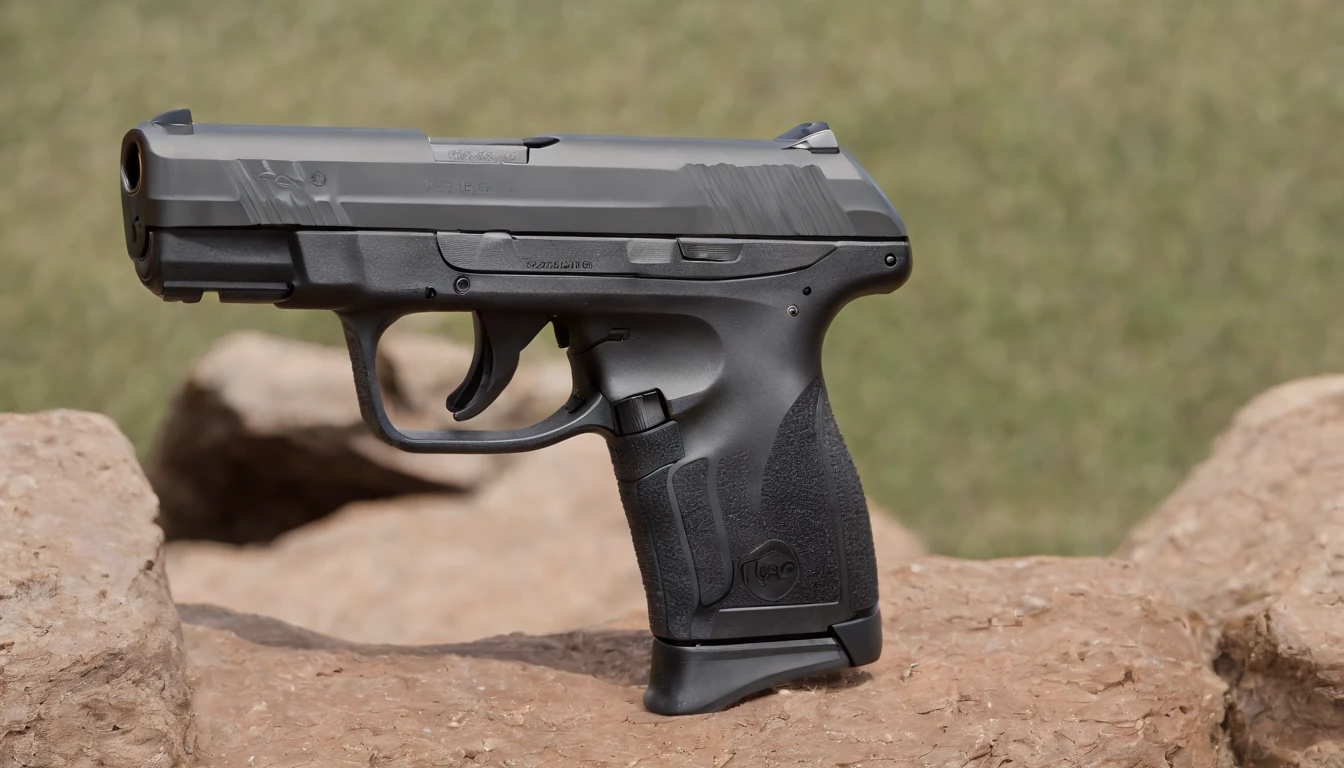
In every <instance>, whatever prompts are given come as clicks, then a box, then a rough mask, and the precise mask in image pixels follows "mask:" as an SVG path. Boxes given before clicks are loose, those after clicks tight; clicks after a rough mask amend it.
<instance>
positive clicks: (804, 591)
mask: <svg viewBox="0 0 1344 768" xmlns="http://www.w3.org/2000/svg"><path fill="white" fill-rule="evenodd" d="M821 392H822V387H821V382H820V381H813V382H812V383H811V384H810V385H808V387H807V388H806V389H804V390H803V392H802V394H800V395H799V396H798V399H797V400H795V401H794V403H793V406H792V407H790V408H789V411H788V413H787V414H785V416H784V420H783V421H782V422H780V425H779V430H778V432H776V433H775V440H774V444H773V445H772V446H771V447H770V454H769V457H768V458H767V459H766V462H765V477H764V479H763V481H762V485H761V494H760V500H761V501H760V507H759V509H758V512H757V515H758V517H759V521H758V522H759V525H760V526H761V527H762V528H763V529H764V530H765V531H766V533H767V535H768V536H769V537H770V538H771V539H776V540H779V541H783V542H784V543H786V544H788V545H789V546H790V547H792V548H793V550H794V552H796V553H797V556H798V563H797V567H798V580H797V585H796V586H795V587H794V588H793V589H791V590H790V591H789V593H788V596H787V597H785V598H784V599H782V600H780V601H779V604H781V605H804V604H808V603H833V602H836V601H838V600H839V599H840V562H839V557H838V552H837V549H836V525H835V518H834V515H833V512H832V504H831V492H830V481H829V479H828V476H827V472H826V464H825V462H824V461H823V457H822V446H821V439H820V437H821V436H820V434H819V433H818V430H817V402H818V398H819V396H820V394H821ZM760 543H761V542H760V541H757V542H755V544H760ZM734 556H735V557H740V555H738V554H737V553H736V552H735V553H734ZM761 604H762V603H761V601H760V600H759V599H758V598H756V597H755V596H754V595H752V594H751V592H750V591H749V590H747V589H745V588H744V587H742V586H740V585H739V587H737V588H734V589H733V591H732V593H731V594H729V596H728V600H727V601H726V602H725V606H726V607H746V606H753V605H761Z"/></svg>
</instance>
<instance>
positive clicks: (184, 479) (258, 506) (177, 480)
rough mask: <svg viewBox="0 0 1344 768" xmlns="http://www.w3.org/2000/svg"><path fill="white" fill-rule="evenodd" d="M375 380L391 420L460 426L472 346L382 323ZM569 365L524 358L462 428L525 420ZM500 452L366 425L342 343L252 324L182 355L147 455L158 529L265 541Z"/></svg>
mask: <svg viewBox="0 0 1344 768" xmlns="http://www.w3.org/2000/svg"><path fill="white" fill-rule="evenodd" d="M381 352H382V354H381V356H380V364H382V365H380V381H381V383H382V385H383V388H384V391H385V394H386V403H387V407H388V410H389V413H390V415H391V417H392V419H393V420H394V421H395V422H396V423H397V424H398V425H399V426H402V427H405V428H410V429H442V428H447V427H450V426H455V427H462V426H463V425H459V424H456V423H455V422H453V420H452V415H451V414H450V413H448V411H447V410H446V408H445V407H444V399H445V397H446V396H447V394H448V393H449V392H451V391H452V390H453V389H454V387H456V386H457V384H458V382H459V381H460V379H461V377H462V376H463V375H464V373H465V371H466V369H467V366H468V364H469V362H470V360H471V350H470V349H469V348H466V347H464V346H462V345H459V344H455V343H452V342H449V341H446V340H442V339H438V338H434V337H430V336H425V335H419V334H413V333H389V335H388V336H387V337H386V339H385V341H384V342H383V344H382V347H381ZM569 387H570V379H569V373H568V366H567V365H566V364H565V363H563V362H560V361H557V362H555V363H554V364H546V365H533V366H529V367H527V368H526V369H525V370H522V371H520V372H519V375H518V377H517V378H516V379H515V380H514V382H513V383H512V384H511V385H510V387H509V388H508V389H507V390H506V391H505V392H504V394H503V395H502V396H501V397H500V399H499V400H498V401H497V402H496V403H495V404H494V406H492V407H491V409H490V410H489V411H487V412H486V413H485V414H483V415H482V416H481V417H479V418H477V419H473V420H472V422H471V424H470V426H471V427H474V428H503V427H519V426H527V425H528V424H531V423H533V422H535V421H537V420H539V419H541V418H544V417H545V416H547V415H549V414H550V413H551V411H553V410H554V409H555V408H556V407H558V406H559V404H560V403H562V402H564V400H565V398H566V397H567V396H568V393H569ZM509 460H510V459H509V457H507V456H482V455H457V456H443V455H423V454H411V453H406V452H403V451H399V450H397V449H395V448H392V447H391V446H388V445H385V444H383V443H382V442H379V441H378V440H377V439H376V438H375V437H374V436H373V435H372V434H371V433H370V432H369V430H368V428H367V427H366V426H365V425H364V423H363V421H362V420H361V418H360V415H359V404H358V402H357V401H356V399H355V387H354V379H353V377H352V375H351V372H350V359H349V356H348V355H347V353H346V351H345V350H344V349H341V348H337V347H325V346H320V345H316V344H308V343H305V342H300V341H293V340H289V339H281V338H277V337H272V336H267V335H264V334H260V333H251V332H244V333H235V334H232V335H230V336H226V337H225V338H223V339H221V340H220V341H219V342H218V343H217V344H216V345H215V346H214V347H213V348H212V349H211V350H210V351H209V352H207V353H206V354H205V355H204V356H203V357H202V358H201V359H200V360H198V361H196V363H195V364H194V365H193V366H192V368H191V371H190V372H189V374H188V376H187V379H186V381H185V382H184V383H183V385H182V389H181V391H180V392H179V393H178V394H177V396H176V398H175V399H174V401H173V404H172V407H171V409H170V411H169V414H168V417H167V419H166V420H165V423H164V427H163V430H162V433H161V434H160V436H159V439H158V441H157V443H156V445H155V446H154V448H153V450H152V452H151V455H150V457H149V460H148V461H147V463H146V472H147V473H148V475H149V478H150V480H151V482H152V483H153V485H154V488H155V490H156V491H157V492H158V494H159V498H160V501H161V505H162V512H161V516H160V519H159V522H160V524H161V525H162V526H163V528H164V531H165V533H166V534H167V537H168V538H169V539H183V538H187V539H208V540H213V541H227V542H234V543H245V542H259V541H269V540H271V539H273V538H274V537H275V536H277V535H279V534H280V533H283V532H284V531H287V530H289V529H291V528H294V527H296V526H298V525H302V524H303V523H307V522H309V521H312V520H316V519H318V518H321V517H323V516H325V515H327V514H328V513H330V512H332V511H334V510H336V509H337V508H339V507H341V506H343V505H345V504H347V503H349V502H351V501H357V500H361V499H377V498H386V497H389V496H397V495H402V494H413V493H431V492H442V491H462V490H469V489H471V488H474V487H476V486H477V485H480V484H481V483H482V482H484V481H485V480H487V479H488V478H490V477H492V476H493V475H494V474H496V473H497V472H498V471H499V470H500V469H501V468H502V466H503V465H505V464H506V463H508V461H509Z"/></svg>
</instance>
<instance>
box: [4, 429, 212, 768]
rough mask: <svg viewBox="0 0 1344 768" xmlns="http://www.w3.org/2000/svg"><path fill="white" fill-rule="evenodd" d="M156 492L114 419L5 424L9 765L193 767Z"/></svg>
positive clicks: (6, 724)
mask: <svg viewBox="0 0 1344 768" xmlns="http://www.w3.org/2000/svg"><path fill="white" fill-rule="evenodd" d="M155 513H156V505H155V500H154V495H153V493H152V492H151V491H150V489H149V484H148V483H147V482H146V481H145V478H144V475H143V474H142V473H141V471H140V467H139V464H138V463H137V462H136V459H135V452H134V450H133V449H132V448H131V445H130V444H129V443H128V442H127V441H126V439H125V438H124V437H123V436H122V435H121V433H120V432H119V431H118V430H117V428H116V426H115V425H114V424H113V423H112V422H111V421H110V420H109V419H107V418H106V417H104V416H99V415H95V414H87V413H76V412H72V411H52V412H49V413H41V414H35V415H12V414H4V415H0V531H3V532H4V533H3V535H0V765H3V766H6V767H8V766H33V767H35V766H84V765H99V766H109V767H111V766H127V767H130V766H134V767H135V768H141V766H157V767H161V768H167V767H168V766H173V765H178V764H179V763H181V762H182V761H184V760H186V759H187V752H186V749H187V744H188V741H187V738H188V737H187V734H188V728H189V726H190V722H191V715H190V711H189V691H188V689H187V682H186V662H185V659H184V656H183V654H182V650H181V647H180V645H179V633H180V626H179V623H178V617H177V613H176V611H174V610H173V603H172V598H171V597H170V596H169V594H168V585H167V581H166V579H165V577H164V574H163V568H162V563H161V561H160V559H159V555H160V544H161V542H162V535H161V534H160V532H159V530H158V529H157V528H155V527H154V525H153V521H154V515H155Z"/></svg>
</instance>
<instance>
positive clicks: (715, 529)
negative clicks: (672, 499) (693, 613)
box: [672, 459, 732, 605]
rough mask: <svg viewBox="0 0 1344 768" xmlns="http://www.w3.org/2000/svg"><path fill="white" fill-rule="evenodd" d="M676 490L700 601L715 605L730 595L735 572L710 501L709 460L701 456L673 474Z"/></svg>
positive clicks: (726, 543) (704, 603)
mask: <svg viewBox="0 0 1344 768" xmlns="http://www.w3.org/2000/svg"><path fill="white" fill-rule="evenodd" d="M672 490H673V493H675V494H676V497H677V509H678V511H679V512H680V513H681V524H682V527H683V528H684V529H685V530H686V543H687V544H688V545H690V548H691V557H692V558H693V559H694V560H695V576H696V580H697V581H698V582H699V584H700V603H701V605H712V604H714V603H717V602H718V601H719V600H721V599H723V596H724V595H726V594H728V585H729V584H731V583H732V571H731V566H730V565H729V562H728V546H727V545H728V542H727V538H726V537H725V536H724V534H723V531H722V529H721V528H720V526H719V523H718V521H717V520H715V517H714V510H713V509H712V508H711V507H710V504H709V461H708V460H707V459H699V460H696V461H692V462H691V463H689V464H684V465H682V466H681V467H679V468H678V469H677V472H676V474H674V475H672Z"/></svg>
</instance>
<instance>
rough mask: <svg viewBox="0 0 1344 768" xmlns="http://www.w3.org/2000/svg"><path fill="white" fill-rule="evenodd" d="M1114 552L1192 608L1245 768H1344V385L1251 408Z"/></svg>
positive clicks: (1272, 396) (1269, 396)
mask: <svg viewBox="0 0 1344 768" xmlns="http://www.w3.org/2000/svg"><path fill="white" fill-rule="evenodd" d="M1117 554H1118V555H1120V556H1122V557H1127V558H1129V559H1131V560H1133V561H1135V562H1136V563H1139V564H1140V565H1141V566H1142V567H1143V568H1144V570H1145V571H1147V572H1149V573H1150V574H1152V575H1153V576H1154V577H1155V578H1157V579H1159V580H1161V581H1162V582H1163V583H1164V584H1167V585H1169V586H1170V587H1171V588H1172V589H1174V590H1175V591H1176V593H1177V594H1178V595H1179V596H1180V597H1181V599H1182V600H1184V601H1185V602H1186V603H1187V604H1188V605H1190V606H1191V608H1192V609H1193V610H1194V611H1195V613H1196V615H1197V617H1198V621H1199V622H1200V624H1201V626H1202V631H1201V636H1202V638H1203V643H1204V647H1205V649H1206V651H1207V652H1208V653H1209V655H1210V656H1211V657H1214V656H1216V657H1217V669H1218V670H1219V672H1220V673H1221V674H1222V675H1223V676H1224V677H1225V678H1226V679H1227V680H1228V682H1229V684H1230V685H1231V692H1230V694H1229V701H1228V706H1229V718H1228V720H1229V726H1230V728H1231V735H1232V743H1233V745H1234V747H1236V749H1237V754H1238V756H1239V758H1240V759H1241V761H1242V763H1243V764H1244V765H1250V766H1283V765H1295V766H1297V765H1301V766H1308V765H1320V766H1326V765H1329V766H1338V765H1341V764H1344V608H1341V606H1344V376H1322V377H1317V378H1311V379H1305V380H1302V381H1296V382H1292V383H1289V384H1285V385H1283V386H1280V387H1276V388H1274V389H1272V390H1270V391H1268V392H1266V393H1264V394H1263V395H1261V396H1260V397H1257V398H1256V399H1255V400H1253V401H1252V402H1251V403H1250V404H1249V405H1247V406H1246V407H1245V408H1243V409H1242V410H1241V412H1240V413H1238V414H1237V415H1236V417H1235V419H1234V420H1233V422H1232V425H1231V426H1230V427H1229V428H1228V430H1227V431H1226V432H1225V433H1224V434H1223V435H1222V436H1221V437H1219V438H1218V440H1217V442H1216V443H1215V445H1214V449H1213V454H1212V455H1211V456H1210V457H1209V459H1208V460H1207V461H1205V462H1204V463H1203V464H1201V465H1200V466H1199V467H1198V468H1197V469H1196V470H1195V471H1194V472H1193V473H1192V474H1191V476H1190V477H1189V479H1187V480H1186V481H1185V483H1184V484H1183V485H1182V486H1181V487H1180V488H1179V489H1177V490H1176V492H1175V493H1173V494H1172V495H1171V496H1170V497H1169V498H1168V499H1167V500H1166V501H1165V502H1164V503H1163V504H1162V505H1161V507H1159V509H1158V510H1157V512H1155V513H1154V514H1153V516H1152V517H1151V518H1150V519H1149V520H1147V521H1145V522H1144V523H1143V524H1142V525H1140V526H1139V527H1138V528H1136V529H1135V531H1134V532H1133V533H1132V534H1131V535H1130V537H1129V538H1128V540H1127V541H1126V542H1125V543H1124V544H1123V545H1122V546H1121V548H1120V550H1119V552H1118V553H1117ZM1332 761H1333V762H1332Z"/></svg>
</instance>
